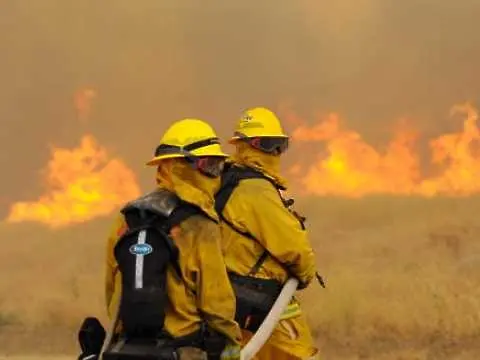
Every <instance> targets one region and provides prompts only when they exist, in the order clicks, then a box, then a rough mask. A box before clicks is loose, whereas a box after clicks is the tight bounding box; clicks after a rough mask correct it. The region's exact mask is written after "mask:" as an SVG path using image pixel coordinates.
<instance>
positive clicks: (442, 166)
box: [291, 104, 480, 197]
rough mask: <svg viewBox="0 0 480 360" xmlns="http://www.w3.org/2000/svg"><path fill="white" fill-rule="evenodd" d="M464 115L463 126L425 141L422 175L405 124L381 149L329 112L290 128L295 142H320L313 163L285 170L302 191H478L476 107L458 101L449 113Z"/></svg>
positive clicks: (411, 135) (413, 139) (357, 193)
mask: <svg viewBox="0 0 480 360" xmlns="http://www.w3.org/2000/svg"><path fill="white" fill-rule="evenodd" d="M456 113H462V114H465V115H466V119H465V120H464V126H463V131H461V132H459V133H453V134H447V135H443V136H440V137H438V138H436V139H434V140H432V141H430V143H429V145H430V150H431V155H432V156H431V161H430V167H431V168H432V169H430V170H436V172H437V173H436V175H434V176H424V175H422V171H421V170H422V169H421V166H420V158H419V156H418V154H417V152H416V151H415V145H416V140H417V134H416V132H415V131H412V130H411V129H408V128H407V127H406V126H405V124H402V126H401V127H400V128H399V129H397V131H396V132H395V134H394V137H393V139H392V141H391V142H390V143H389V144H388V145H387V147H386V149H385V150H384V151H378V150H376V149H375V148H374V147H373V146H371V145H369V144H367V143H366V142H365V141H364V140H363V139H362V137H361V136H360V135H359V134H358V133H356V132H354V131H351V130H347V129H344V128H343V127H342V124H341V121H340V118H339V116H338V115H336V114H330V115H328V116H327V117H326V118H324V119H322V121H321V122H320V123H318V124H316V125H314V126H312V127H307V126H300V127H298V128H297V129H296V130H295V131H294V132H293V134H292V138H293V139H294V140H295V141H297V142H308V143H311V142H321V143H322V144H324V146H325V150H326V151H325V153H321V154H319V156H318V159H317V160H316V161H315V163H314V164H313V165H308V166H306V167H305V166H302V165H300V164H295V165H294V166H293V167H292V169H291V174H295V176H296V177H297V178H298V176H299V174H305V175H304V176H303V177H301V178H300V183H301V185H302V187H303V189H304V192H306V193H308V194H316V195H340V196H348V197H360V196H364V195H367V194H375V193H377V194H380V193H382V194H398V195H422V196H434V195H448V196H466V195H471V194H474V193H478V192H480V181H478V179H479V176H480V158H479V155H480V154H479V149H480V132H479V129H478V127H477V120H478V113H477V110H476V109H475V108H473V107H472V106H471V105H470V104H464V105H458V106H455V107H454V108H453V109H452V114H456Z"/></svg>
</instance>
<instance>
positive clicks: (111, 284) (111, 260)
mask: <svg viewBox="0 0 480 360" xmlns="http://www.w3.org/2000/svg"><path fill="white" fill-rule="evenodd" d="M126 230H127V224H126V222H125V219H124V217H123V215H122V214H119V215H118V216H117V218H116V219H115V222H114V224H113V226H112V229H111V231H110V234H109V236H108V240H107V249H106V268H105V300H106V306H107V313H108V316H109V317H110V318H111V317H112V316H113V315H114V314H112V313H111V310H112V307H111V305H112V299H113V294H114V292H115V275H116V273H117V271H118V265H117V261H116V260H115V256H114V253H113V250H114V248H115V245H116V244H117V241H118V239H119V238H120V236H121V235H122V234H123V233H124V232H125V231H126Z"/></svg>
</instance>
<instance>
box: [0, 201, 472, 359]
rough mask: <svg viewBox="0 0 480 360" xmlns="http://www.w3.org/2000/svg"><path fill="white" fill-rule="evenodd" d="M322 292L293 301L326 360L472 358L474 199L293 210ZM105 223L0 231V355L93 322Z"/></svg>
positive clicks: (54, 349) (328, 204)
mask: <svg viewBox="0 0 480 360" xmlns="http://www.w3.org/2000/svg"><path fill="white" fill-rule="evenodd" d="M299 205H300V206H299V207H300V208H301V209H302V210H304V211H305V212H306V213H307V214H311V215H310V217H309V219H308V220H309V224H310V229H311V233H312V241H313V243H314V247H315V248H316V250H317V254H318V263H319V267H320V270H321V272H323V274H324V275H325V277H326V278H327V289H324V290H323V289H321V288H320V287H319V286H316V285H313V286H311V288H309V289H308V290H306V291H305V292H304V293H303V294H302V295H301V298H302V301H303V302H304V305H305V306H304V308H305V309H306V311H307V313H308V317H309V320H310V323H311V325H312V329H313V331H314V333H315V336H316V338H317V339H318V343H319V345H320V346H321V347H322V349H323V353H324V354H325V358H326V359H345V360H346V359H379V360H382V359H405V360H407V359H408V360H410V359H435V360H438V359H449V360H450V359H462V360H463V359H472V360H473V359H477V358H478V356H479V355H480V346H479V345H478V344H480V330H479V327H478V323H479V318H480V287H479V286H478V285H479V283H480V243H479V242H478V240H477V239H478V238H479V237H480V225H478V221H477V214H478V211H477V209H479V208H480V199H479V198H465V199H446V198H437V199H431V200H426V199H419V198H392V197H369V198H365V199H360V200H348V199H338V198H316V199H315V200H311V201H308V202H304V203H301V204H299ZM109 226H110V224H109V219H105V220H96V221H93V222H90V223H86V224H84V225H77V226H72V227H69V228H65V229H63V230H47V229H45V228H44V227H42V226H39V225H33V224H28V226H26V225H25V224H23V225H13V224H9V225H6V224H5V225H2V227H1V228H0V234H1V236H2V246H3V248H2V251H1V252H0V271H1V273H2V274H3V275H2V276H1V277H0V309H1V311H0V348H1V349H2V352H3V353H11V354H12V353H31V354H38V353H44V354H53V353H67V354H70V353H74V352H75V350H76V330H77V326H78V325H79V323H80V321H81V319H82V318H83V317H84V316H85V315H87V314H93V315H97V316H100V317H101V318H102V319H103V320H105V317H104V308H103V283H102V281H103V257H104V249H105V235H106V234H107V232H108V230H109Z"/></svg>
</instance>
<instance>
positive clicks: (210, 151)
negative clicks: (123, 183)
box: [146, 144, 229, 166]
mask: <svg viewBox="0 0 480 360" xmlns="http://www.w3.org/2000/svg"><path fill="white" fill-rule="evenodd" d="M190 154H192V155H194V156H198V157H203V156H217V157H224V158H227V157H229V155H227V154H225V153H224V152H223V151H222V149H221V148H220V145H218V144H212V145H208V146H204V147H201V148H198V149H195V150H192V151H190ZM183 157H185V154H184V153H173V154H164V155H160V156H155V157H154V158H152V159H151V160H149V161H148V162H147V163H146V165H147V166H156V165H158V164H159V163H160V162H162V161H163V160H167V159H177V158H183Z"/></svg>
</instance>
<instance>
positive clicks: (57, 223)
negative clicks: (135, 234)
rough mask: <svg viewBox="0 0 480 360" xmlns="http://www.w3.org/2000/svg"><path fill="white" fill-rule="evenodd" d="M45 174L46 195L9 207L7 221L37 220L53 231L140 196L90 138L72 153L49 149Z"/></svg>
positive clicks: (121, 167) (124, 171)
mask: <svg viewBox="0 0 480 360" xmlns="http://www.w3.org/2000/svg"><path fill="white" fill-rule="evenodd" d="M45 174H46V183H47V188H48V191H47V194H45V195H43V196H41V197H40V198H39V199H38V201H35V202H17V203H15V204H13V205H12V207H11V209H10V213H9V215H8V217H7V221H8V222H22V221H37V222H42V223H45V224H47V225H49V226H51V227H53V228H56V227H61V226H65V225H68V224H72V223H81V222H84V221H87V220H90V219H93V218H95V217H98V216H103V215H108V214H110V213H111V212H112V211H114V210H115V209H116V208H117V207H118V206H120V205H121V204H123V203H124V202H125V201H126V200H129V199H131V198H134V197H136V196H139V195H140V189H139V186H138V184H137V180H136V177H135V175H134V173H133V172H132V170H130V169H129V168H128V167H127V166H126V165H125V164H124V163H123V162H122V161H121V160H120V159H109V157H108V154H107V151H106V150H105V149H104V148H102V147H101V146H99V145H98V144H97V142H96V140H95V138H94V137H93V136H92V135H86V136H84V137H83V138H82V140H81V143H80V146H79V147H78V148H75V149H72V150H69V149H62V148H56V147H53V149H52V159H51V160H50V162H49V163H48V165H47V168H46V169H45Z"/></svg>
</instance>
